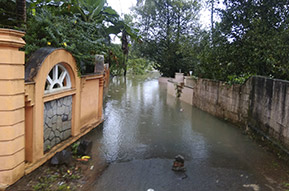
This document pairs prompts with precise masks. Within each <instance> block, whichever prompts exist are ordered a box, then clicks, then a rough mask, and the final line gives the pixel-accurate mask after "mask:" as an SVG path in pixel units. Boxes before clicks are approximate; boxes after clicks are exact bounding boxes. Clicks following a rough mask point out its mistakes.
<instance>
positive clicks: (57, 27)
mask: <svg viewBox="0 0 289 191" xmlns="http://www.w3.org/2000/svg"><path fill="white" fill-rule="evenodd" d="M16 2H25V1H20V0H19V1H16V0H0V19H1V23H0V27H5V28H7V27H8V28H16V29H26V36H25V40H26V43H27V44H26V46H25V51H26V54H27V55H28V57H29V55H30V54H31V53H32V52H34V51H35V50H37V49H38V48H40V47H44V46H51V47H63V48H65V49H67V50H68V51H70V52H72V54H73V55H74V56H75V58H76V59H77V63H78V65H79V70H80V72H81V73H86V72H91V71H92V70H93V64H92V63H93V59H94V55H95V54H104V55H105V60H106V62H109V63H110V66H111V72H112V74H113V75H123V74H124V75H125V74H126V71H127V70H128V71H130V72H132V73H134V74H142V73H144V72H145V71H149V70H151V66H153V67H154V68H155V69H158V70H159V71H160V72H161V74H162V75H163V76H171V77H172V76H174V73H175V72H179V70H181V71H182V72H184V73H186V74H188V72H189V71H193V75H194V76H197V77H204V78H211V79H217V80H225V81H229V83H242V82H244V80H246V79H247V78H248V77H250V76H251V75H264V76H268V77H271V78H281V79H287V80H289V63H288V62H289V45H288V40H289V11H288V9H289V7H288V0H270V1H268V0H245V1H243V0H223V1H222V2H223V3H224V5H225V8H224V9H221V10H220V9H216V8H215V7H216V3H218V2H219V0H203V1H196V0H146V1H144V0H138V4H137V6H136V7H135V11H134V13H135V15H134V16H128V15H126V16H125V18H124V19H122V18H121V17H120V16H119V15H118V14H117V13H116V12H115V11H114V10H113V9H112V8H111V7H108V6H107V4H106V0H68V1H61V0H54V1H52V0H26V3H27V6H26V7H27V22H26V25H27V26H26V27H24V28H23V26H22V25H21V24H22V22H23V21H20V20H19V14H15V13H17V12H18V13H19V11H18V10H20V9H19V6H17V8H16ZM200 2H206V3H207V8H209V9H210V10H211V11H212V12H211V16H212V17H211V28H210V29H209V31H208V30H203V29H201V27H200V22H199V16H200V12H199V11H200V8H201V5H200ZM18 5H20V4H18ZM214 15H215V16H216V15H219V16H220V20H219V21H218V22H216V20H214ZM134 22H136V23H134ZM136 28H138V29H139V30H136ZM138 31H140V34H141V36H142V38H141V39H140V38H139V36H138ZM110 34H115V35H119V37H120V39H121V43H122V44H121V45H115V44H112V43H111V39H110ZM131 44H132V47H131Z"/></svg>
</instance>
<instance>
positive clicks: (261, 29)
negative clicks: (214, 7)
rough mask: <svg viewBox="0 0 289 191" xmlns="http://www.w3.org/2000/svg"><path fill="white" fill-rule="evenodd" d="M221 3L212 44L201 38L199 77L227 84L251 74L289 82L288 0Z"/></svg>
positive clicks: (239, 0)
mask: <svg viewBox="0 0 289 191" xmlns="http://www.w3.org/2000/svg"><path fill="white" fill-rule="evenodd" d="M224 3H225V5H226V9H225V10H220V15H221V21H220V22H219V23H217V24H216V27H215V28H214V30H213V42H212V43H210V42H209V40H208V39H209V38H208V34H207V35H206V36H204V39H203V42H202V45H203V47H202V48H203V51H202V54H200V61H201V64H200V68H199V73H198V75H200V76H204V77H208V78H214V79H220V80H230V81H232V80H233V79H238V78H240V77H243V76H250V75H264V76H268V77H275V78H281V79H289V70H288V69H289V64H288V62H289V45H288V43H287V42H288V39H289V29H288V27H289V25H288V24H289V12H288V1H287V0H272V1H267V0H250V1H242V0H225V1H224ZM210 71H211V72H210ZM234 76H235V77H234ZM233 77H234V78H233Z"/></svg>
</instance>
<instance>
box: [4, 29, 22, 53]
mask: <svg viewBox="0 0 289 191" xmlns="http://www.w3.org/2000/svg"><path fill="white" fill-rule="evenodd" d="M24 35H25V32H23V31H17V30H13V29H4V28H0V46H2V47H10V48H11V47H12V48H17V49H18V48H21V47H23V46H24V45H25V44H26V43H25V41H24V40H23V39H22V37H23V36H24Z"/></svg>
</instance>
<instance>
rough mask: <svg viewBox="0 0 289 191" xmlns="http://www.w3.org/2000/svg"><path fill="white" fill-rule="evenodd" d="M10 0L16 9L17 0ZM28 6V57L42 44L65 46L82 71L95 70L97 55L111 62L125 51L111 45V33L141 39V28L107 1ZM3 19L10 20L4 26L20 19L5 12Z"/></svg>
mask: <svg viewBox="0 0 289 191" xmlns="http://www.w3.org/2000/svg"><path fill="white" fill-rule="evenodd" d="M5 2H6V1H5ZM7 2H9V3H8V5H11V6H10V7H11V11H13V10H14V9H15V6H16V4H15V2H14V1H12V0H10V1H7ZM27 7H28V9H27V23H26V25H27V26H26V35H25V41H26V46H25V47H24V49H25V52H26V55H27V58H29V56H30V55H31V53H33V52H34V51H36V50H37V49H39V48H40V47H45V46H50V47H56V48H58V47H63V48H65V49H67V50H68V51H70V52H71V53H72V54H73V56H74V57H75V58H76V60H77V63H78V66H79V72H80V73H82V74H83V73H91V72H93V67H94V66H93V63H94V55H95V54H103V55H105V58H106V61H108V62H110V61H112V59H110V55H114V54H118V53H119V51H121V47H120V46H113V45H111V39H110V36H109V35H110V34H115V35H117V34H119V33H125V34H126V35H127V36H129V37H130V38H131V39H137V38H138V35H137V30H135V29H133V28H131V27H130V26H128V25H127V24H126V23H125V22H124V21H123V20H122V19H121V18H120V16H119V15H118V14H117V12H116V11H115V10H113V9H112V8H111V7H108V6H106V0H69V1H60V0H55V1H51V0H37V1H30V0H28V1H27ZM4 16H5V18H4ZM2 18H3V19H4V20H6V21H7V23H6V22H3V23H2V26H4V25H5V24H10V25H12V26H11V27H13V26H15V23H11V22H10V23H9V20H12V21H13V20H16V21H17V17H16V16H15V15H5V14H4V13H3V14H2ZM122 54H123V53H122ZM119 61H120V62H123V61H124V60H123V59H122V60H119ZM113 64H115V62H111V63H110V65H111V66H112V67H113ZM123 65H124V64H121V66H123ZM121 69H123V68H121Z"/></svg>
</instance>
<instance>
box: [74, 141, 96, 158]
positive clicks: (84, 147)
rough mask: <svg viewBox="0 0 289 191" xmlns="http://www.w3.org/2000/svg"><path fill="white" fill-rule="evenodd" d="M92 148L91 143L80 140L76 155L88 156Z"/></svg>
mask: <svg viewBox="0 0 289 191" xmlns="http://www.w3.org/2000/svg"><path fill="white" fill-rule="evenodd" d="M91 148H92V141H87V140H81V141H80V143H79V145H78V147H77V155H81V156H84V155H89V154H90V152H91Z"/></svg>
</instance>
